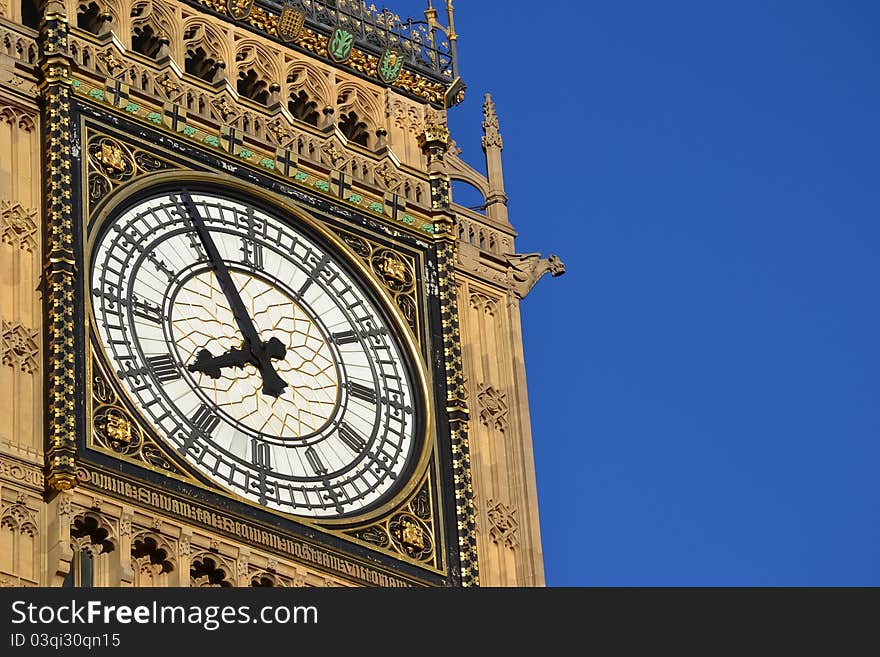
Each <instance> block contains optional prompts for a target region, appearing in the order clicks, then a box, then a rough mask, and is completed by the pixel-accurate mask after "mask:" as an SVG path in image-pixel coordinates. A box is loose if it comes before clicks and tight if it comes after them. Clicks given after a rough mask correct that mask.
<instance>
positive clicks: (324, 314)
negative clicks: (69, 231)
mask: <svg viewBox="0 0 880 657" xmlns="http://www.w3.org/2000/svg"><path fill="white" fill-rule="evenodd" d="M282 217H283V214H282V213H280V212H271V211H268V212H267V211H265V210H264V209H262V208H261V207H257V206H254V205H251V204H250V203H248V202H244V201H242V200H240V199H237V198H233V197H231V196H230V197H227V196H226V195H225V194H222V193H214V192H206V191H203V190H201V191H197V190H192V191H187V190H179V191H178V190H175V191H171V192H167V193H162V194H154V195H153V196H152V197H151V198H147V199H144V200H140V201H138V202H137V203H135V204H134V205H132V206H129V207H128V208H127V209H125V210H124V211H122V212H118V213H117V214H115V215H114V216H112V217H111V218H110V219H109V220H108V221H106V222H105V223H104V225H103V226H102V228H101V230H100V233H99V235H98V237H97V239H96V241H95V244H94V247H93V249H92V270H91V281H90V288H91V291H92V292H91V304H92V310H93V313H94V320H95V329H96V331H95V332H96V334H97V342H98V344H99V345H100V351H102V352H103V355H104V357H105V358H106V361H107V363H108V364H109V366H110V368H111V369H112V370H113V371H115V372H116V375H117V376H118V378H119V380H120V382H121V384H122V386H123V387H124V388H125V390H126V391H127V393H128V396H129V398H130V400H131V401H132V403H133V404H134V405H135V406H136V407H137V410H138V411H139V412H140V413H141V414H142V415H143V416H144V418H145V419H146V420H147V422H148V423H149V424H150V425H151V426H152V428H153V429H154V430H155V432H156V433H157V434H158V436H159V437H160V438H161V439H162V440H163V441H164V442H165V443H166V446H167V448H168V449H169V450H171V451H174V452H177V453H178V454H179V455H181V456H182V457H183V458H185V459H186V461H187V462H189V463H190V464H191V465H192V466H193V467H195V468H196V469H197V470H198V471H199V472H200V473H201V474H202V475H203V476H205V477H207V478H208V479H210V480H212V481H214V482H216V483H218V484H220V485H222V486H223V487H225V488H227V489H229V490H231V491H232V492H234V493H236V494H238V495H240V496H243V497H245V498H247V499H249V500H251V501H253V502H256V503H258V504H260V505H263V506H266V507H269V508H272V509H276V510H279V511H284V512H287V513H292V514H296V515H301V516H311V517H315V518H331V517H338V516H345V515H350V514H354V513H358V512H361V511H364V510H366V509H368V508H371V507H374V506H376V505H379V504H381V503H382V502H383V501H384V500H386V499H387V498H388V497H390V496H391V495H393V494H394V492H395V491H396V489H397V486H398V484H399V483H400V481H401V478H402V475H403V474H404V473H405V472H406V471H407V469H408V468H409V467H410V466H411V464H412V462H413V460H414V459H416V458H417V452H418V449H419V447H420V437H419V435H418V430H419V422H418V421H417V417H418V412H417V410H418V408H420V407H422V405H423V403H424V400H423V399H422V398H421V397H419V396H418V395H419V392H418V391H419V390H420V388H419V386H418V385H416V383H417V381H416V379H415V374H414V372H415V368H414V367H413V366H412V356H411V355H410V352H409V351H408V350H407V348H406V347H405V345H404V344H403V343H402V342H401V340H399V338H398V337H397V335H398V334H397V332H396V331H395V330H394V329H393V328H392V324H391V323H390V322H389V321H388V319H387V316H386V315H385V314H384V313H383V312H382V310H381V308H382V307H381V306H380V302H379V301H377V298H376V296H375V295H374V294H372V293H370V292H368V290H369V289H370V288H369V287H368V286H367V285H364V284H363V283H362V282H360V280H359V278H358V277H357V276H355V275H352V274H351V273H350V272H351V271H354V270H353V269H351V268H350V267H347V266H345V264H344V263H343V261H342V259H341V258H340V257H339V256H338V255H337V253H336V251H335V250H334V249H333V248H327V247H326V246H324V243H323V241H321V240H320V239H316V238H314V237H312V234H311V233H310V232H308V231H303V230H301V229H298V228H296V227H295V224H294V223H292V222H290V221H287V220H285V219H284V218H282Z"/></svg>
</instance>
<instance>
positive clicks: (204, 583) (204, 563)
mask: <svg viewBox="0 0 880 657" xmlns="http://www.w3.org/2000/svg"><path fill="white" fill-rule="evenodd" d="M228 573H229V567H228V566H227V565H226V564H225V563H224V562H223V560H222V559H220V558H219V557H217V556H216V555H213V554H202V555H200V556H198V557H196V558H195V559H193V561H192V566H190V570H189V577H190V586H192V587H194V588H199V587H223V588H226V587H231V586H232V582H230V581H229V579H228Z"/></svg>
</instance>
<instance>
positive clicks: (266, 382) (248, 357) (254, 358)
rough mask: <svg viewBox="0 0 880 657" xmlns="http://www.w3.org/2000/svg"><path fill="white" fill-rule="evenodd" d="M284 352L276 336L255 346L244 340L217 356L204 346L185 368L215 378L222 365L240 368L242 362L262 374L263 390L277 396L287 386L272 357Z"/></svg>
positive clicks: (285, 351) (285, 350)
mask: <svg viewBox="0 0 880 657" xmlns="http://www.w3.org/2000/svg"><path fill="white" fill-rule="evenodd" d="M286 355H287V349H286V348H285V346H284V343H283V342H281V340H279V339H278V338H274V337H273V338H270V339H269V341H268V342H264V343H261V344H259V345H257V346H256V347H254V346H253V345H251V344H250V341H249V340H245V342H244V343H243V344H242V346H241V347H233V348H232V349H229V350H228V351H227V352H226V353H225V354H220V355H219V356H215V355H214V354H212V353H211V352H210V351H209V350H208V349H201V350H200V351H199V353H198V355H197V356H196V359H195V361H194V362H193V363H192V364H190V365H188V366H187V369H188V370H189V371H190V372H202V373H203V374H207V375H208V376H210V377H211V378H212V379H219V378H220V376H221V370H222V369H223V368H224V367H237V368H239V369H240V368H243V367H244V366H245V365H253V366H254V367H256V368H257V370H259V372H260V375H261V376H262V377H263V393H264V394H267V395H271V396H273V397H279V396H280V395H281V394H282V393H283V392H284V389H285V388H287V384H286V383H285V382H284V379H282V378H281V377H280V376H279V375H278V372H276V371H275V368H274V367H273V366H272V360H273V359H283V358H284V357H285V356H286Z"/></svg>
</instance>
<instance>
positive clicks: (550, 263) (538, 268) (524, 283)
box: [504, 253, 565, 299]
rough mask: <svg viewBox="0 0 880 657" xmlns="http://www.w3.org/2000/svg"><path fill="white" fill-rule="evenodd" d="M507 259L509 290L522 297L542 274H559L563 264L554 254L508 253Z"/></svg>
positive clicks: (562, 272) (563, 266)
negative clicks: (547, 255) (544, 255)
mask: <svg viewBox="0 0 880 657" xmlns="http://www.w3.org/2000/svg"><path fill="white" fill-rule="evenodd" d="M504 257H505V259H506V260H507V282H508V287H509V289H510V291H511V292H512V293H513V294H515V295H516V296H517V297H518V298H520V299H523V298H525V296H526V295H527V294H528V293H529V291H530V290H531V289H532V288H533V287H534V286H535V283H537V282H538V281H539V280H541V277H542V276H543V275H544V274H547V273H549V274H550V275H551V276H561V275H562V274H564V273H565V264H564V263H563V262H562V260H560V259H559V258H557V257H556V256H555V255H551V256H550V257H548V258H542V257H541V254H540V253H509V254H506V255H505V256H504Z"/></svg>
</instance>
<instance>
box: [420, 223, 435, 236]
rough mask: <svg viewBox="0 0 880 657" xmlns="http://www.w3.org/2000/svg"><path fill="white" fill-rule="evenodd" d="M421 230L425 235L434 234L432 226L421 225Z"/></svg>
mask: <svg viewBox="0 0 880 657" xmlns="http://www.w3.org/2000/svg"><path fill="white" fill-rule="evenodd" d="M422 230H423V231H425V232H426V233H431V235H433V234H434V224H422Z"/></svg>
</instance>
